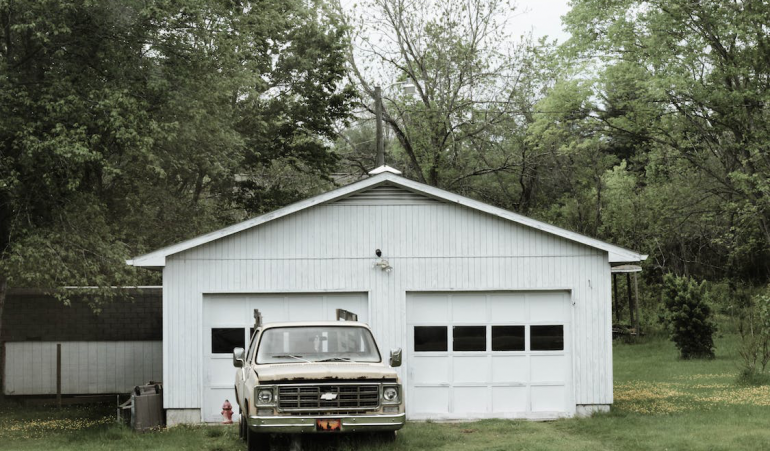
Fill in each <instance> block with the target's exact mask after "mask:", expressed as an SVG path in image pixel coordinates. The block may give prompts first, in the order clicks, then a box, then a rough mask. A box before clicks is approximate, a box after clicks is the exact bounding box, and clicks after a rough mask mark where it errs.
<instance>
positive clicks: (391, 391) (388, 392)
mask: <svg viewBox="0 0 770 451" xmlns="http://www.w3.org/2000/svg"><path fill="white" fill-rule="evenodd" d="M382 399H383V401H385V402H387V403H397V402H399V399H398V387H385V388H384V389H383V390H382Z"/></svg>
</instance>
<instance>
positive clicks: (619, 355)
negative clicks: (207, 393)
mask: <svg viewBox="0 0 770 451" xmlns="http://www.w3.org/2000/svg"><path fill="white" fill-rule="evenodd" d="M736 346H737V340H736V338H735V337H734V336H728V337H725V338H719V339H718V340H717V358H716V359H715V360H711V361H680V360H677V353H676V349H675V348H674V347H673V345H672V344H671V343H670V342H668V341H665V340H663V339H654V338H649V339H647V340H646V342H645V343H643V344H635V345H629V344H619V343H616V344H615V348H614V357H615V405H614V406H613V408H612V412H611V413H609V414H604V415H596V416H594V417H592V418H583V419H570V420H560V421H552V422H527V421H502V420H489V421H479V422H472V423H459V424H458V423H454V424H442V423H409V424H407V426H406V427H405V428H404V430H402V431H401V432H400V433H399V436H398V439H397V440H396V442H395V444H381V443H373V442H372V441H371V439H370V438H369V437H340V438H337V437H333V438H332V437H322V438H321V439H318V440H317V439H312V441H311V440H307V441H306V442H305V444H304V447H303V449H307V450H325V449H342V450H347V449H351V450H352V449H360V450H378V449H380V450H384V449H395V450H422V449H428V450H455V449H456V450H519V449H521V450H564V449H570V450H624V451H625V450H636V449H643V450H665V449H668V450H762V449H765V450H766V449H770V386H760V387H751V386H740V385H737V384H736V382H735V381H736V376H737V374H738V367H737V365H736V363H737V362H736V360H735V356H737V352H736V350H735V347H736ZM114 412H115V410H114V407H113V406H89V407H69V408H64V409H62V410H58V409H55V408H20V406H19V405H17V404H16V403H14V402H9V401H6V402H4V403H2V404H0V449H14V450H15V449H19V450H23V449H71V450H78V451H87V450H97V449H99V450H104V449H136V450H148V449H153V450H155V449H189V450H199V449H200V450H211V451H213V450H238V449H245V446H244V445H243V444H242V442H240V441H239V440H238V431H237V429H236V428H235V427H221V426H201V427H176V428H171V429H168V430H164V431H160V432H152V433H145V434H135V433H133V432H131V431H130V430H127V429H126V428H124V427H120V426H116V425H114V424H112V415H114ZM276 442H277V443H276V445H277V446H276V448H277V449H281V450H283V449H288V445H287V441H286V440H285V439H280V438H279V439H278V440H276Z"/></svg>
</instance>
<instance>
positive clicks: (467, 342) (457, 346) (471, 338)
mask: <svg viewBox="0 0 770 451" xmlns="http://www.w3.org/2000/svg"><path fill="white" fill-rule="evenodd" d="M452 334H453V335H454V340H453V342H452V350H454V351H486V350H487V328H486V326H455V327H454V328H453V329H452Z"/></svg>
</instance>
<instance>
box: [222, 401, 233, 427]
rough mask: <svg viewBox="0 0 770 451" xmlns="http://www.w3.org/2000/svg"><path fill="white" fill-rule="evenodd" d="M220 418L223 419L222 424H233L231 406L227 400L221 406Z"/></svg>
mask: <svg viewBox="0 0 770 451" xmlns="http://www.w3.org/2000/svg"><path fill="white" fill-rule="evenodd" d="M222 416H223V417H225V421H223V422H222V424H233V406H232V404H230V401H228V400H227V399H225V403H224V404H222Z"/></svg>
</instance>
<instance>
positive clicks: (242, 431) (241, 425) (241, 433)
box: [238, 412, 248, 440]
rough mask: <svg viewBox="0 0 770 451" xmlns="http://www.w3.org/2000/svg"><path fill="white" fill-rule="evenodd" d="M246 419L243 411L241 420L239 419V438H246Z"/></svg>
mask: <svg viewBox="0 0 770 451" xmlns="http://www.w3.org/2000/svg"><path fill="white" fill-rule="evenodd" d="M247 427H248V426H246V420H244V419H243V412H241V415H240V420H239V421H238V438H240V439H241V440H246V428H247Z"/></svg>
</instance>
